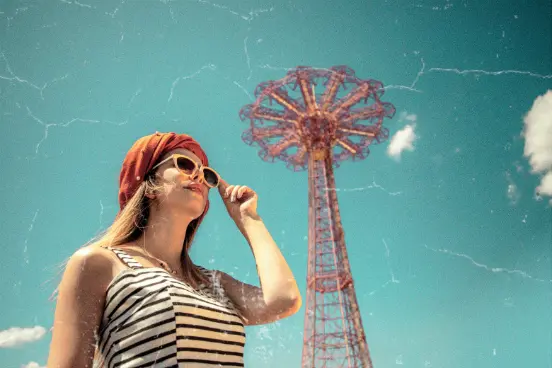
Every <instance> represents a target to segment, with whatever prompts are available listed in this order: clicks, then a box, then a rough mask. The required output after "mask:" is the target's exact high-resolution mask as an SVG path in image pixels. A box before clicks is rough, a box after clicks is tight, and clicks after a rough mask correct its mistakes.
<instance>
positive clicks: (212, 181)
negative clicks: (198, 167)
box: [203, 167, 218, 187]
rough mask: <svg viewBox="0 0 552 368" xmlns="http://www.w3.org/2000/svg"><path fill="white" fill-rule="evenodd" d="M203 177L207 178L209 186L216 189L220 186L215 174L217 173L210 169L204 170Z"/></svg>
mask: <svg viewBox="0 0 552 368" xmlns="http://www.w3.org/2000/svg"><path fill="white" fill-rule="evenodd" d="M203 176H204V177H205V181H206V182H207V184H209V185H212V186H214V187H216V186H217V185H218V176H217V174H215V172H214V171H213V170H211V169H209V168H207V167H206V168H204V169H203Z"/></svg>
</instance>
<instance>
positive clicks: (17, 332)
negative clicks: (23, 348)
mask: <svg viewBox="0 0 552 368" xmlns="http://www.w3.org/2000/svg"><path fill="white" fill-rule="evenodd" d="M45 334H46V329H45V328H44V327H42V326H35V327H31V328H21V327H12V328H10V329H7V330H3V331H0V348H11V347H14V346H18V345H23V344H26V343H29V342H34V341H37V340H40V339H41V338H42V337H43V336H44V335H45Z"/></svg>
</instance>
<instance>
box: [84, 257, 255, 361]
mask: <svg viewBox="0 0 552 368" xmlns="http://www.w3.org/2000/svg"><path fill="white" fill-rule="evenodd" d="M108 249H110V250H111V251H113V252H114V253H115V254H116V255H117V256H118V257H119V258H120V259H121V260H122V261H123V262H124V263H125V264H126V265H127V266H128V267H129V268H127V269H125V270H123V271H122V272H120V273H119V274H118V275H117V276H116V277H115V278H114V279H113V280H112V281H111V283H110V284H109V286H108V288H107V294H106V301H105V305H104V313H103V317H102V322H101V325H100V328H99V330H98V336H97V347H96V358H95V359H94V367H95V368H138V367H140V368H142V367H175V368H179V367H190V368H193V367H243V349H244V345H245V328H244V324H243V321H242V319H241V317H240V315H239V312H238V311H237V309H236V308H235V307H234V305H233V304H232V302H231V300H230V299H229V298H228V297H227V296H226V294H225V293H224V289H223V288H222V286H221V285H220V283H219V282H218V278H216V277H215V276H216V275H215V271H211V270H207V269H205V268H200V269H201V272H203V273H204V274H205V275H207V276H208V277H209V278H210V280H211V281H212V282H211V284H212V286H211V287H207V286H205V285H203V284H202V285H200V287H199V290H195V289H194V288H192V287H191V286H190V285H189V284H187V283H185V282H183V281H180V280H177V279H175V278H174V277H172V276H171V275H170V274H169V273H168V272H167V271H165V270H163V269H161V268H151V267H143V266H142V265H141V264H140V263H139V262H138V261H136V260H135V259H134V258H132V257H131V256H130V255H129V254H127V253H126V252H124V251H122V250H120V249H114V248H108Z"/></svg>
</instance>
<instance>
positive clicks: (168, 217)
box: [47, 133, 301, 368]
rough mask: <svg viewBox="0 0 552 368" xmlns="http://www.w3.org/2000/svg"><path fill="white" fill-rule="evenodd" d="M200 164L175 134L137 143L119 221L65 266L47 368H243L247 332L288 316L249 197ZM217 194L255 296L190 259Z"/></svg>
mask: <svg viewBox="0 0 552 368" xmlns="http://www.w3.org/2000/svg"><path fill="white" fill-rule="evenodd" d="M208 165H209V163H208V160H207V156H206V155H205V152H204V151H203V150H202V148H201V147H200V145H199V144H198V143H197V142H196V141H195V140H194V139H193V138H191V137H190V136H187V135H184V134H175V133H156V134H153V135H149V136H146V137H142V138H140V139H139V140H138V141H137V142H135V144H134V145H133V146H132V148H131V149H130V151H129V152H128V154H127V155H126V157H125V159H124V162H123V167H122V170H121V173H120V178H119V205H120V211H119V213H118V215H117V218H116V219H115V221H114V223H113V224H112V225H111V227H110V228H109V229H108V230H107V232H106V233H105V234H104V235H103V236H102V237H101V238H100V239H99V240H98V241H96V242H94V243H92V244H91V245H88V246H85V247H84V248H81V249H80V250H78V251H77V252H75V254H73V255H72V256H71V258H70V259H69V261H68V263H67V267H66V269H65V272H64V275H63V278H62V281H61V283H60V286H59V294H58V301H57V307H56V313H55V318H54V328H53V337H52V343H51V346H50V355H49V358H48V364H47V366H48V368H75V367H78V368H84V367H92V366H95V367H109V368H111V367H121V368H130V367H152V366H154V367H221V366H225V367H241V366H243V347H244V343H245V332H244V325H255V324H263V323H270V322H273V321H276V320H278V319H282V318H285V317H287V316H290V315H292V314H294V313H296V312H297V310H298V309H299V308H300V306H301V296H300V293H299V291H298V288H297V284H296V282H295V280H294V277H293V274H292V273H291V270H290V269H289V267H288V265H287V263H286V261H285V259H284V258H283V256H282V254H281V253H280V251H279V249H278V247H277V245H276V244H275V243H274V240H273V239H272V237H271V236H270V234H269V232H268V231H267V229H266V227H265V226H264V224H263V222H262V220H261V218H260V217H259V215H258V214H257V195H256V193H255V192H254V191H253V190H251V189H250V188H248V187H246V186H239V185H228V184H227V183H226V182H225V181H224V180H222V179H221V178H220V176H219V175H218V174H217V173H216V172H215V171H214V170H213V169H211V168H209V167H208ZM214 188H218V191H219V193H220V195H221V197H222V200H223V202H224V204H225V206H226V209H227V210H228V213H229V215H230V217H231V218H232V219H233V220H234V222H235V224H236V225H237V227H238V228H239V230H240V231H241V232H242V234H243V236H244V237H245V238H246V240H247V242H248V243H249V245H250V247H251V250H252V251H253V255H254V257H255V261H256V264H257V271H258V274H259V279H260V283H261V285H262V287H261V288H259V287H256V286H252V285H248V284H244V283H242V282H240V281H238V280H235V279H234V278H232V277H231V276H229V275H228V274H226V273H224V272H220V271H210V270H206V269H204V268H202V267H199V266H196V265H195V264H194V263H192V261H191V259H190V256H189V250H190V245H191V243H192V240H193V238H194V235H195V233H196V231H197V229H198V227H199V225H200V223H201V220H202V219H203V218H204V216H205V214H206V212H207V210H208V208H209V201H208V198H207V197H208V193H209V190H210V189H214Z"/></svg>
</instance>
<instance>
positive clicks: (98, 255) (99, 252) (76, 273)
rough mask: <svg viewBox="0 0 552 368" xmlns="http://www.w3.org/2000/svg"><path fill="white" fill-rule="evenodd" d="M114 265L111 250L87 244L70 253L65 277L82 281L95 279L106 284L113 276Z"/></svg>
mask: <svg viewBox="0 0 552 368" xmlns="http://www.w3.org/2000/svg"><path fill="white" fill-rule="evenodd" d="M115 265H116V263H115V259H114V255H113V252H112V251H110V250H109V249H106V248H103V247H100V246H97V245H88V246H85V247H82V248H79V249H78V250H77V251H75V252H74V253H73V254H72V255H71V257H70V258H69V261H68V262H67V267H66V269H65V274H66V276H67V277H70V278H73V279H79V280H81V281H84V282H88V281H89V280H90V281H91V282H94V280H95V281H96V282H98V283H100V284H104V283H106V285H107V284H109V282H111V279H112V278H113V272H114V268H115Z"/></svg>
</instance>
